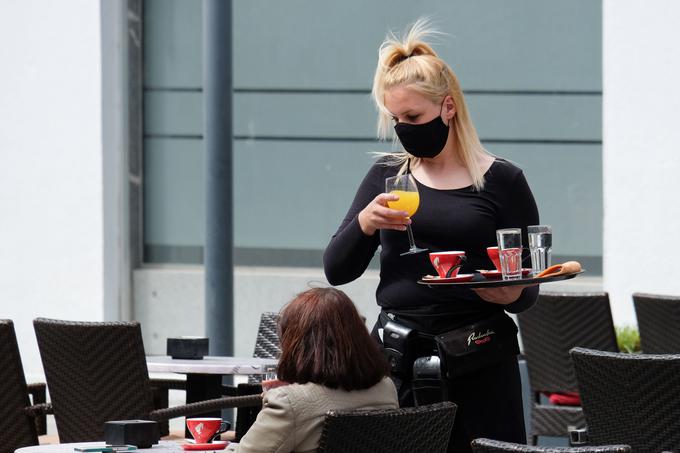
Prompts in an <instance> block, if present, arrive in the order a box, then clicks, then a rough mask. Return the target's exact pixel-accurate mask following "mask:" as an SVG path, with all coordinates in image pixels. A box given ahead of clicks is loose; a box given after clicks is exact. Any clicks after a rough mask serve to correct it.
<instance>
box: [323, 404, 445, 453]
mask: <svg viewBox="0 0 680 453" xmlns="http://www.w3.org/2000/svg"><path fill="white" fill-rule="evenodd" d="M455 414H456V405H455V404H453V403H451V402H448V401H447V402H444V403H437V404H432V405H429V406H420V407H409V408H404V409H386V410H354V411H329V412H328V414H326V419H325V421H324V425H323V431H322V432H321V440H320V442H319V449H318V452H319V453H336V452H337V453H340V452H342V453H352V452H354V453H379V452H390V453H400V452H404V453H407V452H408V453H411V452H414V451H423V452H428V453H437V452H442V453H443V452H445V451H446V448H447V446H448V444H449V438H450V436H451V429H452V428H453V419H454V416H455Z"/></svg>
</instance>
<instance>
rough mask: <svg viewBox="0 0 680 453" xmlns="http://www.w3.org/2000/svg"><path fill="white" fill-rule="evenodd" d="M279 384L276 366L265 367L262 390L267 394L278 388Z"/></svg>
mask: <svg viewBox="0 0 680 453" xmlns="http://www.w3.org/2000/svg"><path fill="white" fill-rule="evenodd" d="M278 384H279V382H278V378H277V376H276V366H275V365H267V366H265V367H264V376H262V390H264V391H265V392H266V391H267V390H271V389H273V388H275V387H277V386H278Z"/></svg>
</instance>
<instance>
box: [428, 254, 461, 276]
mask: <svg viewBox="0 0 680 453" xmlns="http://www.w3.org/2000/svg"><path fill="white" fill-rule="evenodd" d="M465 260H466V257H465V252H459V251H454V252H432V253H430V262H431V263H432V266H434V268H435V269H436V270H437V275H439V278H452V277H455V276H457V275H458V271H460V268H461V266H462V265H463V263H464V262H465Z"/></svg>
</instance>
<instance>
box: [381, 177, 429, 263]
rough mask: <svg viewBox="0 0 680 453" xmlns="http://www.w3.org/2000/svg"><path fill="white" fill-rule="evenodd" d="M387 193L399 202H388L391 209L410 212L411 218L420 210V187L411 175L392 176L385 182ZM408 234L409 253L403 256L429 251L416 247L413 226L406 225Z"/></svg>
mask: <svg viewBox="0 0 680 453" xmlns="http://www.w3.org/2000/svg"><path fill="white" fill-rule="evenodd" d="M385 192H387V193H391V194H394V195H397V196H398V197H399V199H398V200H395V201H388V202H387V206H388V207H389V208H390V209H398V210H400V211H406V212H408V216H409V218H410V217H412V216H413V214H415V213H416V211H417V210H418V205H419V204H420V195H418V186H416V182H415V180H414V179H413V177H412V176H411V174H410V173H407V174H403V175H397V176H392V177H390V178H387V179H386V180H385ZM406 232H407V233H408V243H409V249H408V251H406V252H404V253H402V254H401V255H402V256H403V255H410V254H412V253H420V252H425V251H427V249H422V248H420V247H416V242H415V240H414V239H413V231H412V230H411V225H410V224H409V225H406Z"/></svg>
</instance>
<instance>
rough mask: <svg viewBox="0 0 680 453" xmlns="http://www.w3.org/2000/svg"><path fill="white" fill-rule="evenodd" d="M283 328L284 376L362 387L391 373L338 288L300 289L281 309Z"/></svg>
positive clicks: (281, 365) (298, 380)
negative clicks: (300, 291)
mask: <svg viewBox="0 0 680 453" xmlns="http://www.w3.org/2000/svg"><path fill="white" fill-rule="evenodd" d="M279 329H280V333H281V358H280V359H279V366H278V370H277V374H278V377H279V379H281V380H282V381H285V382H290V383H299V384H304V383H307V382H314V383H316V384H321V385H324V386H326V387H330V388H338V387H340V388H342V389H345V390H361V389H367V388H369V387H372V386H374V385H375V384H377V383H378V382H379V381H380V380H381V379H382V378H383V377H385V376H387V375H388V374H389V365H388V363H387V359H385V357H384V356H383V354H382V353H381V351H380V349H379V348H378V345H377V343H376V341H375V340H374V339H373V338H371V336H370V335H369V333H368V330H367V329H366V326H365V325H364V323H363V321H362V319H361V317H360V316H359V313H358V312H357V309H356V307H355V306H354V304H353V303H352V301H351V300H350V298H349V297H347V295H346V294H345V293H344V292H342V291H340V290H339V289H335V288H312V289H309V290H307V291H304V292H302V293H300V294H298V295H297V296H296V297H295V299H293V300H292V301H291V302H290V303H289V304H288V305H286V306H285V307H284V309H283V311H282V312H281V318H280V321H279Z"/></svg>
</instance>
